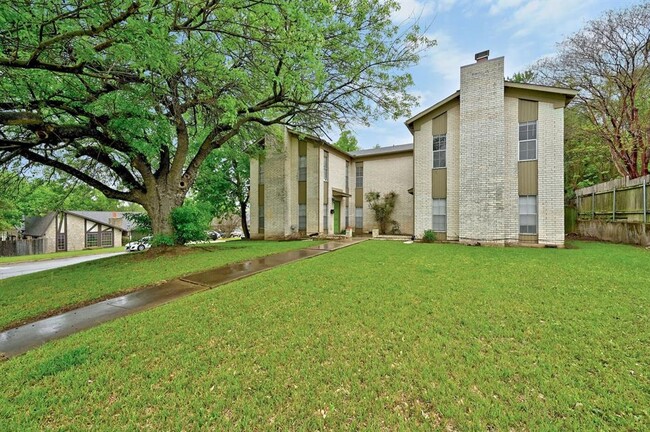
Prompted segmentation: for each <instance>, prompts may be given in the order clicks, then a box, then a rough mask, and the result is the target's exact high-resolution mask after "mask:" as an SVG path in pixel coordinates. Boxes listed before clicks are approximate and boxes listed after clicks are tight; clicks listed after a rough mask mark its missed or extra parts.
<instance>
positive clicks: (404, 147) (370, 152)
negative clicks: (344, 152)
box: [350, 143, 413, 158]
mask: <svg viewBox="0 0 650 432" xmlns="http://www.w3.org/2000/svg"><path fill="white" fill-rule="evenodd" d="M408 151H413V143H408V144H400V145H394V146H388V147H379V148H372V149H363V150H357V151H353V152H351V153H350V154H351V155H352V156H354V157H355V158H358V157H365V156H378V155H385V154H391V153H402V152H408Z"/></svg>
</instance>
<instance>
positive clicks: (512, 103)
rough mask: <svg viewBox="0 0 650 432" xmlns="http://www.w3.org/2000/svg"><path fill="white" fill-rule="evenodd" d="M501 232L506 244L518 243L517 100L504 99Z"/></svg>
mask: <svg viewBox="0 0 650 432" xmlns="http://www.w3.org/2000/svg"><path fill="white" fill-rule="evenodd" d="M505 143H506V151H505V167H504V170H505V171H504V189H503V230H504V238H505V241H506V243H517V242H519V99H516V98H511V97H508V98H506V99H505Z"/></svg>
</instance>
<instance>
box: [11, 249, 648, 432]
mask: <svg viewBox="0 0 650 432" xmlns="http://www.w3.org/2000/svg"><path fill="white" fill-rule="evenodd" d="M577 246H578V249H566V250H552V249H525V248H502V249H498V248H487V247H466V246H458V245H439V244H431V245H426V244H413V245H405V244H402V243H398V242H379V241H367V242H364V243H361V244H359V245H356V246H352V247H349V248H346V249H342V250H340V251H337V252H333V253H329V254H325V255H322V256H319V257H316V258H312V259H309V260H305V261H300V262H297V263H293V264H289V265H286V266H282V267H279V268H276V269H274V270H271V271H268V272H264V273H261V274H259V275H256V276H253V277H250V278H247V279H243V280H240V281H238V282H235V283H232V284H229V285H225V286H222V287H220V288H216V289H214V290H211V291H206V292H202V293H199V294H196V295H193V296H190V297H186V298H183V299H181V300H178V301H175V302H173V303H170V304H167V305H165V306H162V307H159V308H157V309H153V310H150V311H147V312H143V313H140V314H137V315H133V316H130V317H127V318H124V319H120V320H117V321H113V322H111V323H107V324H105V325H102V326H100V327H98V328H95V329H92V330H89V331H86V332H83V333H79V334H76V335H73V336H71V337H68V338H66V339H63V340H60V341H57V342H54V343H50V344H48V345H46V346H44V347H41V348H39V349H37V350H35V351H31V352H29V353H27V354H25V355H23V356H20V357H17V358H14V359H10V360H7V361H5V362H3V363H1V364H0V388H2V389H3V391H2V392H0V430H7V431H9V430H20V431H23V430H38V429H50V428H52V429H59V430H83V429H88V428H92V429H94V430H106V431H113V430H137V429H152V430H246V431H248V430H310V431H313V430H332V431H338V430H372V431H375V430H404V431H411V430H437V429H438V430H459V431H465V430H482V431H485V430H489V431H492V430H504V431H508V430H518V431H519V430H531V431H532V430H534V431H557V430H629V431H633V430H634V431H640V430H648V428H650V413H649V407H650V381H649V375H648V374H649V368H648V366H649V361H650V322H649V315H650V311H649V306H650V284H649V283H648V281H649V280H650V266H649V265H648V263H649V259H650V252H649V251H646V250H643V249H640V248H634V247H630V246H621V245H610V244H598V243H578V244H577Z"/></svg>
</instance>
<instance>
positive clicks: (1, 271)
mask: <svg viewBox="0 0 650 432" xmlns="http://www.w3.org/2000/svg"><path fill="white" fill-rule="evenodd" d="M125 253H126V252H115V253H108V254H97V255H85V256H80V257H72V258H60V259H51V260H46V261H36V262H21V263H15V264H0V279H7V278H10V277H14V276H21V275H26V274H30V273H36V272H40V271H43V270H51V269H55V268H59V267H65V266H69V265H73V264H79V263H82V262H86V261H94V260H98V259H102V258H108V257H112V256H116V255H122V254H125Z"/></svg>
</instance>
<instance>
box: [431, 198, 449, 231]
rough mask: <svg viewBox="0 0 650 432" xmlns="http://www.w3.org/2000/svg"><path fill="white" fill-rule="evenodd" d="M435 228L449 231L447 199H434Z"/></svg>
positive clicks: (435, 229)
mask: <svg viewBox="0 0 650 432" xmlns="http://www.w3.org/2000/svg"><path fill="white" fill-rule="evenodd" d="M433 230H434V231H438V232H444V231H447V200H446V199H445V198H442V199H434V200H433Z"/></svg>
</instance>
